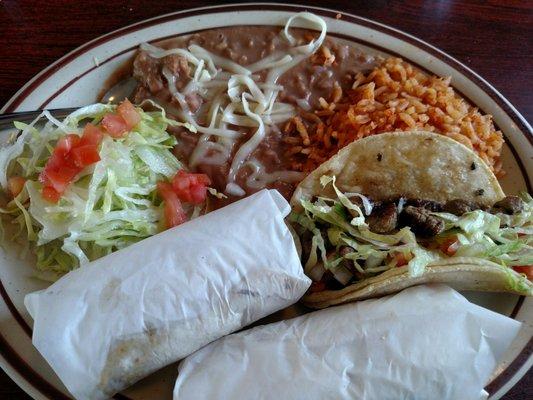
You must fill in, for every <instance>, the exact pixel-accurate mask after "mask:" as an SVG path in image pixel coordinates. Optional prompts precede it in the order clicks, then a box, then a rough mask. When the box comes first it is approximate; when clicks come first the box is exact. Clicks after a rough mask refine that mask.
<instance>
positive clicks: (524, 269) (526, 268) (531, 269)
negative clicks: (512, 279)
mask: <svg viewBox="0 0 533 400" xmlns="http://www.w3.org/2000/svg"><path fill="white" fill-rule="evenodd" d="M513 269H514V270H515V271H516V272H518V273H519V274H525V275H526V276H527V279H529V280H530V281H533V265H516V266H514V267H513Z"/></svg>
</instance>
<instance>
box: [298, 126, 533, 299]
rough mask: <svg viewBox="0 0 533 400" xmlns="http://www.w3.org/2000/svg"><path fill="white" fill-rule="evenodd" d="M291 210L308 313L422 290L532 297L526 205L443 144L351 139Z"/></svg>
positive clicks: (465, 153)
mask: <svg viewBox="0 0 533 400" xmlns="http://www.w3.org/2000/svg"><path fill="white" fill-rule="evenodd" d="M291 205H292V207H293V212H292V213H291V215H290V217H289V220H290V221H291V223H292V225H293V227H294V229H295V231H296V233H297V235H298V238H299V241H300V242H301V249H302V262H303V264H304V268H305V272H306V273H307V275H309V276H310V277H311V278H312V279H313V281H314V283H313V285H312V287H311V289H310V291H309V292H308V293H307V294H306V296H305V297H304V299H303V301H304V303H305V304H307V305H309V306H311V307H314V308H323V307H327V306H329V305H333V304H340V303H345V302H348V301H355V300H361V299H365V298H370V297H376V296H382V295H385V294H389V293H393V292H396V291H399V290H401V289H403V288H406V287H409V286H413V285H417V284H422V283H432V282H440V283H446V284H449V285H450V286H453V287H455V288H457V289H461V290H482V291H499V292H512V293H517V294H523V295H531V294H532V293H533V285H532V283H531V280H530V279H531V270H532V265H533V247H532V246H531V243H532V241H533V236H532V234H533V199H532V198H531V196H530V195H529V194H527V193H523V194H521V195H520V196H505V194H504V192H503V190H502V188H501V187H500V185H499V183H498V180H497V179H496V177H495V176H494V174H493V173H492V172H491V171H490V169H489V167H488V166H487V165H486V164H485V163H484V162H483V160H482V159H481V158H479V156H477V155H476V154H475V153H474V152H473V151H472V150H470V149H469V148H467V147H466V146H464V145H462V144H461V143H458V142H456V141H454V140H452V139H449V138H447V137H445V136H442V135H437V134H434V133H431V132H419V131H417V132H407V133H406V132H399V133H384V134H380V135H376V136H372V137H369V138H365V139H361V140H359V141H356V142H354V143H352V144H350V145H348V146H346V147H345V148H343V149H342V150H341V151H340V152H339V153H338V154H337V155H335V156H334V157H332V158H331V159H330V160H328V161H326V162H325V163H324V164H322V165H321V166H319V167H318V168H317V169H316V170H315V171H313V172H312V173H311V174H310V175H309V176H308V177H307V178H306V179H304V180H303V181H302V182H301V183H300V185H299V186H298V187H297V189H296V191H295V193H294V196H293V198H292V199H291Z"/></svg>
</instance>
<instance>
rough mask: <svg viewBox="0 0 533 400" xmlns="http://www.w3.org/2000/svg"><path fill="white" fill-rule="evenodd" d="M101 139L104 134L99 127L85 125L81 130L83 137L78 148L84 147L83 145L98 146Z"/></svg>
mask: <svg viewBox="0 0 533 400" xmlns="http://www.w3.org/2000/svg"><path fill="white" fill-rule="evenodd" d="M103 138H104V132H103V131H102V129H101V128H100V127H98V126H94V125H93V124H87V125H85V128H83V136H82V137H81V140H80V142H79V145H80V146H85V145H94V146H98V145H99V144H100V143H101V142H102V139H103Z"/></svg>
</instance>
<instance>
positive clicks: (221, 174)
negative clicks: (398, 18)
mask: <svg viewBox="0 0 533 400" xmlns="http://www.w3.org/2000/svg"><path fill="white" fill-rule="evenodd" d="M282 31H283V28H282V27H274V26H238V27H231V28H219V29H212V30H206V31H202V32H199V33H195V34H193V35H188V36H183V37H177V38H173V39H170V40H166V41H164V42H160V43H157V44H156V45H157V46H158V47H159V48H161V49H177V48H179V49H187V48H189V46H191V45H198V46H201V47H202V48H203V49H205V50H207V51H209V52H210V53H212V54H214V55H216V56H220V57H223V58H224V59H228V60H231V61H233V62H235V63H237V64H239V65H241V66H244V67H246V66H249V65H252V64H253V63H256V62H258V61H260V60H262V59H264V58H265V57H268V56H270V55H273V54H277V53H279V52H283V53H285V52H288V51H289V50H290V48H291V46H292V45H291V44H290V43H289V42H288V40H286V38H285V37H283V36H282V35H281V34H280V32H282ZM291 34H292V36H293V37H294V38H295V40H296V45H304V44H306V43H309V42H310V41H312V40H313V39H315V40H316V38H317V37H318V35H319V32H317V31H314V30H308V29H300V28H294V29H291ZM293 45H294V44H293ZM379 61H380V60H378V59H377V57H375V56H373V55H369V54H365V53H364V52H363V51H362V50H361V49H359V48H357V47H355V46H354V45H352V44H347V43H345V42H342V41H340V40H337V39H335V38H331V37H326V38H325V40H324V41H323V42H322V45H321V46H320V48H318V50H316V51H315V52H314V54H312V55H310V56H309V57H307V58H305V59H304V60H302V61H301V62H299V63H298V64H297V65H295V66H294V67H292V68H290V69H289V70H287V71H286V72H284V73H283V74H282V75H281V76H280V77H279V79H278V80H277V82H276V85H279V86H282V89H280V91H279V93H278V96H277V100H276V101H279V102H283V103H287V104H290V105H292V106H293V107H294V110H295V113H296V115H306V114H310V112H312V111H313V110H315V109H317V108H319V107H320V104H321V102H323V101H324V100H325V101H332V100H335V98H336V97H338V96H339V95H340V93H342V92H343V91H344V90H347V89H348V88H350V87H351V85H352V83H353V80H354V77H355V76H356V75H357V74H358V73H360V72H363V73H366V72H368V71H370V70H371V69H372V68H374V67H375V66H376V65H378V64H379ZM163 71H166V74H167V76H165V75H164V73H163ZM266 73H267V72H266V71H258V72H257V73H256V74H254V75H255V76H256V77H257V79H256V80H257V81H262V80H264V78H265V75H266ZM168 74H171V75H172V77H173V79H174V82H175V87H176V90H177V91H182V90H184V88H186V87H187V85H188V84H189V83H190V81H191V80H192V75H193V74H194V71H193V70H192V69H191V67H190V65H189V63H188V62H187V59H186V58H185V57H183V56H182V55H181V54H169V55H166V56H164V57H160V58H155V57H152V56H151V55H150V54H149V53H148V52H147V51H144V50H142V49H140V50H139V51H138V52H137V54H136V55H135V58H134V60H133V76H134V77H135V78H136V79H137V80H138V82H139V84H138V87H137V89H136V90H135V92H134V94H133V99H132V100H133V101H134V102H135V103H141V102H142V101H144V100H147V99H151V100H154V101H155V102H157V103H159V104H161V105H162V106H163V107H165V109H166V111H167V112H168V113H169V114H170V115H175V113H176V112H178V111H179V110H180V109H183V104H180V102H179V101H178V100H177V99H176V96H174V95H173V93H171V91H170V90H169V87H168V84H167V81H168ZM226 89H227V88H226ZM321 99H322V100H321ZM184 101H185V102H186V107H188V109H189V111H190V113H192V115H194V118H195V119H196V121H197V122H198V123H199V124H202V125H209V110H208V107H209V105H208V104H206V102H205V101H204V99H203V98H202V96H200V95H199V94H198V93H196V92H195V91H190V92H189V93H187V94H186V95H185V96H184ZM282 126H283V124H282V123H274V124H271V125H269V126H268V127H267V129H266V133H265V136H264V138H263V139H262V140H261V142H260V143H259V144H258V145H257V147H256V148H255V149H254V150H253V151H252V152H251V153H250V155H249V156H248V159H249V160H256V161H257V163H258V165H261V168H262V170H263V171H264V172H265V173H267V174H269V173H273V172H275V171H285V170H290V168H291V164H292V161H293V160H291V159H290V158H291V156H290V155H287V151H286V150H287V149H286V146H287V144H286V143H285V142H284V141H283V140H282V139H283V132H282V129H281V127H282ZM227 127H228V129H232V130H235V131H239V132H241V133H242V135H241V137H239V138H238V140H237V141H236V142H235V143H233V144H232V145H231V149H230V153H229V157H228V158H227V159H226V160H224V161H223V162H221V163H212V162H203V161H202V160H200V161H199V162H196V163H194V165H190V161H191V160H190V158H191V155H192V154H193V151H194V150H195V148H196V146H197V145H198V141H199V140H200V137H201V134H200V133H193V132H191V131H189V130H188V129H185V128H177V129H175V130H174V131H173V133H174V134H175V135H176V137H177V139H178V144H177V145H176V147H175V154H176V156H177V157H178V158H179V159H180V160H181V161H183V162H184V163H185V164H188V165H189V167H190V168H191V169H192V170H193V171H198V172H202V173H205V174H207V175H208V176H209V177H210V178H211V181H212V186H213V187H214V188H216V189H217V190H218V191H219V192H225V187H226V185H227V183H228V173H229V170H230V165H231V162H232V159H233V157H234V156H235V154H236V152H237V151H238V149H239V146H240V145H241V144H242V143H244V142H246V141H247V140H249V139H250V138H251V136H252V135H253V133H254V130H255V128H252V127H243V126H236V125H232V124H228V125H227ZM209 140H213V139H209ZM252 172H253V171H252V168H249V167H246V166H244V167H242V168H240V169H239V170H238V173H237V174H236V179H235V183H236V184H237V185H239V186H240V187H241V188H242V189H243V190H244V192H245V194H246V195H248V194H251V193H253V192H255V191H257V190H260V189H262V187H261V185H253V187H252V186H250V185H248V183H247V179H248V178H249V176H250V174H251V173H252ZM297 183H298V181H297V180H295V179H292V181H291V182H286V181H284V180H283V179H282V177H280V178H279V179H275V180H273V181H272V182H268V183H267V184H265V185H264V187H268V188H274V189H277V190H279V191H280V192H281V193H282V194H283V195H284V196H285V197H287V198H289V197H290V196H291V195H292V192H293V190H294V188H295V185H296V184H297ZM226 194H228V193H227V191H226ZM240 197H242V196H235V195H233V194H228V197H227V198H226V199H216V200H215V204H214V205H213V207H214V208H218V207H221V206H223V205H225V204H228V203H230V202H232V201H235V200H238V199H239V198H240Z"/></svg>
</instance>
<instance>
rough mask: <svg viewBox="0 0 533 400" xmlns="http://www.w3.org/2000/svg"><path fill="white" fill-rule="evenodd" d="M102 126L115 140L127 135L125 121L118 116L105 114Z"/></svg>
mask: <svg viewBox="0 0 533 400" xmlns="http://www.w3.org/2000/svg"><path fill="white" fill-rule="evenodd" d="M102 126H103V127H104V129H105V130H106V131H107V133H109V135H110V136H111V137H113V138H115V139H118V138H121V137H124V135H126V133H128V126H127V125H126V121H124V118H122V117H121V116H120V115H116V114H106V115H105V116H104V119H103V120H102Z"/></svg>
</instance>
